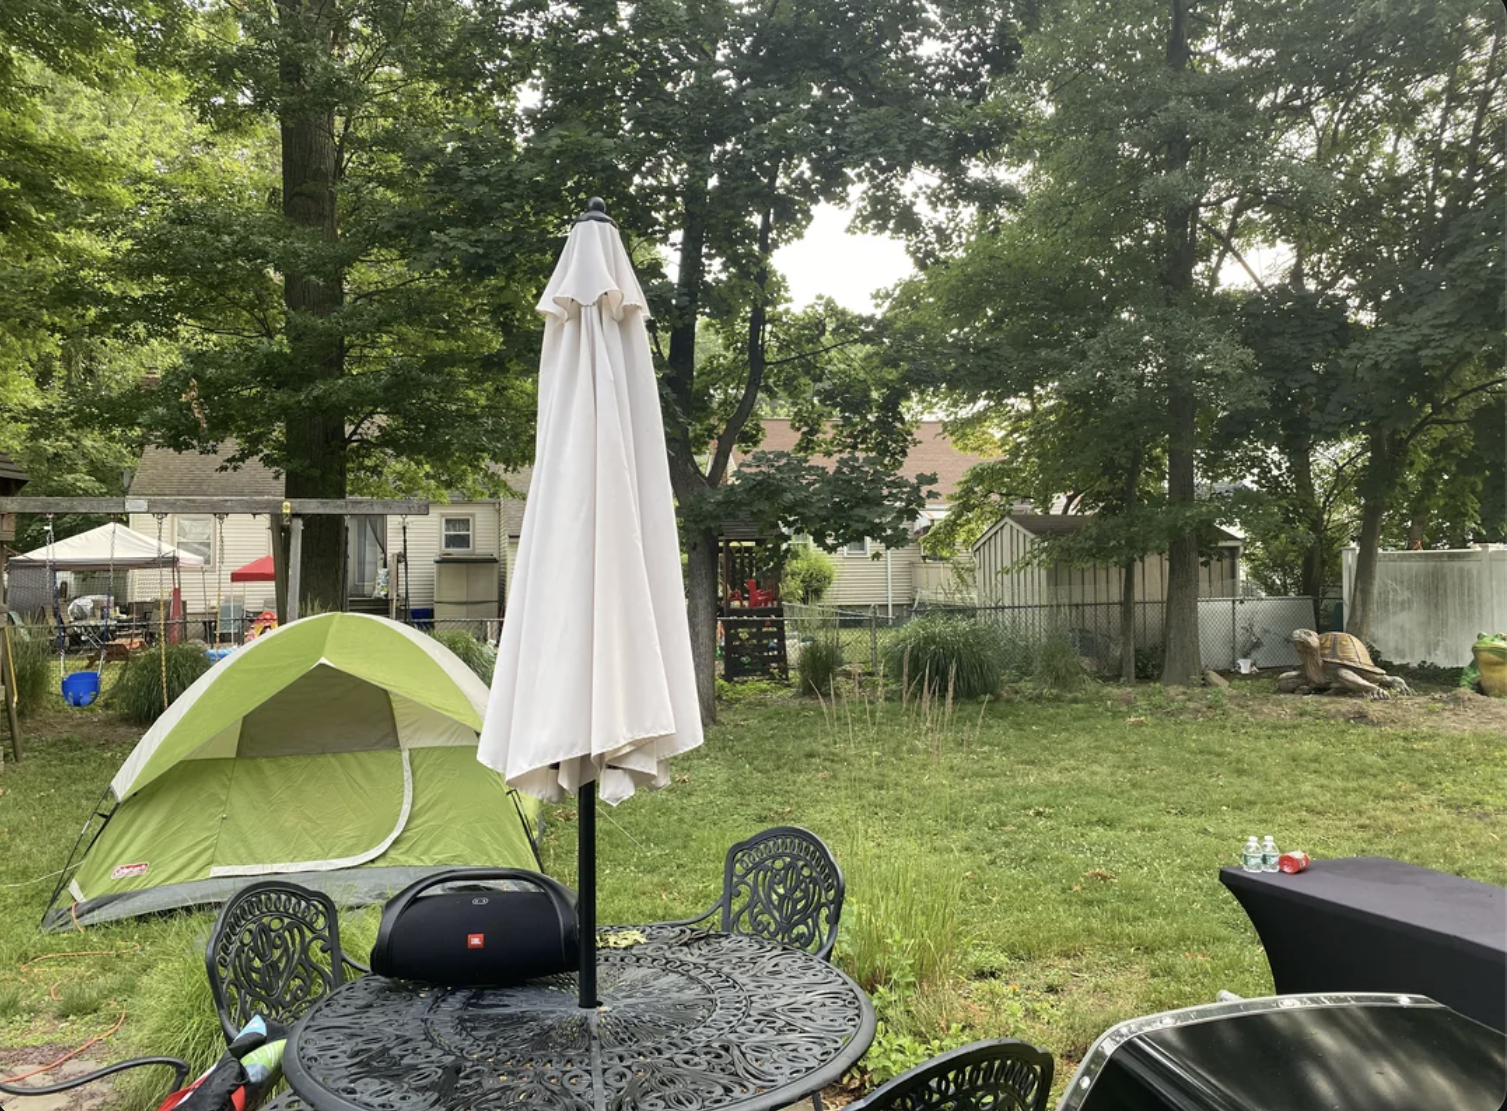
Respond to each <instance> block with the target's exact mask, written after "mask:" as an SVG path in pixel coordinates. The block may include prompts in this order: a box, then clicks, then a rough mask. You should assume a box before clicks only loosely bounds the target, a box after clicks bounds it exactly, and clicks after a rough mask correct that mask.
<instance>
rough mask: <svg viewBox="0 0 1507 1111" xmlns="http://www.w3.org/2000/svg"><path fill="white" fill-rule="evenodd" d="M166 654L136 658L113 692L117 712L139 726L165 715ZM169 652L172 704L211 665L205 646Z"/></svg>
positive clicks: (159, 652)
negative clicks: (163, 712) (164, 660)
mask: <svg viewBox="0 0 1507 1111" xmlns="http://www.w3.org/2000/svg"><path fill="white" fill-rule="evenodd" d="M163 651H164V649H163V648H162V647H161V646H158V647H156V648H152V649H149V650H148V651H146V652H142V653H141V654H140V655H138V656H133V657H132V658H131V662H130V663H128V664H127V665H126V669H125V671H124V672H123V673H122V674H121V676H120V679H119V680H118V681H117V682H116V684H115V687H114V688H113V689H112V690H111V691H110V696H109V697H110V701H111V703H112V704H113V705H114V707H115V709H117V710H119V711H120V712H121V713H122V714H124V715H125V716H126V717H128V718H130V719H131V720H132V721H134V722H136V724H138V725H151V724H152V722H154V721H156V720H157V718H158V717H159V716H161V714H162V710H163V706H162V656H163ZM166 652H167V701H168V703H169V704H172V702H173V701H174V700H176V699H177V697H178V696H179V695H180V694H182V693H183V692H184V691H186V690H188V688H189V687H191V686H193V684H194V680H195V679H197V678H199V676H201V675H203V674H204V673H205V672H206V671H208V670H209V667H210V664H209V657H207V656H206V655H205V654H204V646H203V645H202V644H169V645H168V646H167V647H166Z"/></svg>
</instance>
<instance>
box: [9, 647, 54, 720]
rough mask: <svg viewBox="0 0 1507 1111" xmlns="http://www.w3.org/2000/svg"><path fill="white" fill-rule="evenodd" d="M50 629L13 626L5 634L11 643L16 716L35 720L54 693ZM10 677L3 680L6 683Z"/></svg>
mask: <svg viewBox="0 0 1507 1111" xmlns="http://www.w3.org/2000/svg"><path fill="white" fill-rule="evenodd" d="M51 631H52V630H51V629H49V628H47V627H45V626H41V625H30V626H28V625H12V626H11V627H10V628H9V629H8V630H6V633H5V634H4V635H5V636H6V637H7V638H8V639H9V641H10V652H11V657H10V659H11V667H12V668H13V669H14V670H15V678H16V694H15V698H16V713H17V714H18V715H20V716H21V717H23V718H29V717H34V716H36V715H37V714H39V713H40V712H41V711H42V708H43V707H44V706H46V705H47V702H48V698H49V696H50V695H52V694H53V693H54V692H55V691H56V689H57V688H56V687H55V686H54V683H55V682H56V681H57V668H56V666H55V662H56V657H55V656H54V655H53V649H52V638H51V637H50V636H49V635H48V634H49V633H50V632H51ZM10 678H11V677H10V676H9V675H7V676H6V677H5V681H6V684H7V685H9V683H10Z"/></svg>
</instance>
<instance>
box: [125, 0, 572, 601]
mask: <svg viewBox="0 0 1507 1111" xmlns="http://www.w3.org/2000/svg"><path fill="white" fill-rule="evenodd" d="M525 14H526V13H525ZM517 18H520V19H521V18H523V16H522V15H519V16H517ZM205 20H206V29H205V33H204V34H203V35H201V36H200V38H199V40H198V44H197V49H196V50H195V51H194V52H192V53H191V54H190V55H189V56H188V58H187V60H186V61H185V63H184V64H185V66H186V68H187V70H188V72H189V74H190V78H191V81H192V88H191V91H190V98H191V100H192V102H193V103H194V104H195V105H196V107H197V109H198V111H199V113H200V115H201V117H202V118H203V119H204V120H205V121H206V123H207V124H208V125H210V126H211V127H212V128H213V142H212V143H210V144H207V145H206V147H205V148H204V149H202V150H195V151H189V152H185V153H184V155H183V156H181V157H180V158H178V159H176V160H175V161H174V162H173V163H172V164H171V165H170V166H169V167H168V169H167V171H166V172H164V173H161V174H158V175H155V176H154V178H153V180H152V181H150V182H149V183H147V185H148V188H147V194H146V197H145V199H144V202H143V204H142V206H141V207H142V209H143V215H142V217H141V218H140V219H139V220H138V221H137V222H136V223H135V225H134V226H133V227H131V228H130V229H128V232H127V237H128V240H129V251H128V252H127V254H126V257H125V265H126V270H127V274H128V277H129V279H130V281H131V282H133V283H134V290H135V296H134V298H133V302H132V311H133V315H134V319H135V320H136V322H137V323H138V325H139V326H140V327H141V328H142V329H143V330H144V332H145V333H146V334H149V335H154V336H160V337H164V338H168V339H172V340H174V341H176V342H177V343H178V345H179V347H180V351H181V357H180V358H179V359H178V360H177V362H176V363H175V364H173V365H171V366H169V367H168V368H167V369H166V370H165V372H164V374H163V380H162V387H161V388H159V389H157V390H154V391H150V392H148V393H147V394H145V395H143V396H141V397H140V398H139V405H138V409H137V412H136V414H135V415H136V416H137V417H139V419H140V420H141V421H142V423H143V424H144V426H145V427H146V429H147V430H148V433H149V434H150V436H151V437H152V438H153V439H154V440H155V441H157V442H159V443H162V444H164V445H166V446H169V447H172V448H175V449H178V450H192V449H199V450H216V449H217V447H218V446H219V445H222V444H229V445H233V446H232V448H231V451H230V454H228V455H227V457H226V459H225V464H226V465H228V466H234V465H235V464H236V463H238V462H240V461H242V460H245V459H248V458H258V459H260V460H262V461H263V462H265V463H266V464H268V465H270V466H272V467H274V468H276V469H277V470H279V471H281V472H283V474H284V475H285V488H286V492H287V494H288V496H290V497H331V498H338V497H344V496H346V495H347V494H348V493H354V492H365V493H376V492H386V491H390V490H392V489H393V486H394V484H401V487H402V488H403V489H405V490H408V491H410V492H417V493H426V494H437V493H443V492H444V491H447V490H456V489H464V490H478V489H480V488H483V487H485V486H487V485H488V484H490V483H493V482H495V479H493V478H492V477H491V476H490V475H489V473H488V471H487V465H488V464H489V463H498V464H502V465H513V464H518V463H521V462H524V461H526V459H527V458H528V447H529V444H530V442H531V441H530V438H529V436H528V434H527V430H528V429H529V428H530V427H531V422H532V415H533V412H532V410H533V391H532V378H531V375H532V371H533V368H534V367H535V366H537V359H538V343H537V332H538V324H537V320H536V318H535V317H534V314H533V312H532V297H531V296H530V294H531V291H533V290H536V289H537V288H538V287H539V286H540V285H542V283H543V281H544V280H545V279H546V278H547V276H548V272H549V265H550V262H551V261H552V257H551V253H552V252H551V248H552V246H553V244H552V243H551V239H552V238H553V236H554V234H555V232H556V230H557V228H558V226H559V223H560V220H559V217H560V215H561V207H560V206H561V204H562V198H560V197H558V196H555V199H554V200H553V201H552V202H546V203H543V204H541V203H540V202H539V200H538V198H539V197H540V196H541V195H543V196H546V197H548V196H550V194H548V193H544V192H543V191H541V190H540V189H538V188H536V187H531V186H529V184H528V181H527V177H526V175H524V174H522V172H521V171H520V170H519V160H518V149H519V132H520V128H519V123H518V119H517V116H516V111H515V109H516V100H517V90H518V86H519V85H520V84H521V82H522V81H523V80H524V79H525V77H526V76H527V69H526V67H525V66H520V67H517V68H514V67H511V66H509V65H506V64H502V63H504V62H506V61H508V60H509V59H511V58H512V57H513V56H514V55H515V54H516V53H517V52H518V51H519V50H521V49H523V44H524V43H525V42H526V39H527V35H526V34H525V33H524V31H523V30H521V29H520V27H519V26H517V25H516V24H515V22H514V20H515V14H514V12H513V10H512V9H511V8H508V7H496V6H490V5H487V6H481V7H474V6H470V5H466V4H462V3H459V2H458V0H424V2H420V3H404V2H401V0H352V2H344V0H276V2H270V0H266V2H259V3H252V4H235V5H228V6H226V7H224V8H215V9H211V10H210V11H209V12H208V13H207V15H206V16H205ZM480 209H485V210H486V212H487V218H488V221H489V223H490V238H489V239H487V238H483V237H481V236H479V235H478V234H477V232H476V224H477V221H476V220H475V218H474V215H473V213H474V212H475V211H477V210H480ZM498 242H505V243H506V248H505V249H502V250H498V249H496V244H497V243H498ZM304 537H305V539H304V560H303V568H302V572H303V574H302V582H303V589H304V593H305V595H306V596H307V599H308V600H309V601H310V602H311V603H313V604H316V605H323V606H338V605H339V604H341V602H342V601H343V600H342V599H341V598H340V597H339V590H340V583H341V568H342V562H343V551H344V535H343V529H342V527H341V522H340V519H339V518H338V517H324V518H313V519H311V520H310V522H308V524H307V525H306V528H305V532H304Z"/></svg>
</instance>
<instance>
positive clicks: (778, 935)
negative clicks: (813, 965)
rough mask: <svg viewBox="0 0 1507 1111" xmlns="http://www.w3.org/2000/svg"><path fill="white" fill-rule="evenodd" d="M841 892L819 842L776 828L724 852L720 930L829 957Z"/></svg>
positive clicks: (792, 829)
mask: <svg viewBox="0 0 1507 1111" xmlns="http://www.w3.org/2000/svg"><path fill="white" fill-rule="evenodd" d="M844 891H845V885H844V883H843V878H842V869H841V868H839V867H838V866H837V861H836V860H834V859H833V858H832V853H831V852H830V851H829V850H828V849H827V846H826V845H825V844H823V843H822V839H821V838H820V837H818V836H816V834H814V833H812V832H811V831H810V830H807V829H800V828H798V827H796V826H775V827H774V828H773V829H766V830H765V831H764V832H763V833H758V834H755V835H754V836H752V837H750V838H749V839H748V840H747V841H740V842H738V843H737V844H736V845H734V846H733V847H732V848H731V849H729V850H728V851H727V864H726V867H725V869H724V871H723V878H722V929H723V931H724V932H726V933H733V934H749V935H752V936H754V937H762V938H765V939H767V940H769V941H778V942H780V943H781V944H784V945H789V946H792V947H793V948H796V949H805V950H806V951H807V952H810V953H815V954H816V955H817V956H819V957H830V956H831V953H832V946H833V944H834V943H836V941H837V920H838V918H839V917H840V916H841V914H842V901H843V894H844Z"/></svg>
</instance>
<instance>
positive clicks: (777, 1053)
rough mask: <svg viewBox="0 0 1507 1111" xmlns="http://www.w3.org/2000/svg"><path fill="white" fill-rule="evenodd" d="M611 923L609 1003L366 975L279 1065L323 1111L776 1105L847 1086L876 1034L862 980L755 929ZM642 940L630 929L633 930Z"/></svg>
mask: <svg viewBox="0 0 1507 1111" xmlns="http://www.w3.org/2000/svg"><path fill="white" fill-rule="evenodd" d="M632 929H636V930H639V931H641V933H642V936H643V937H644V940H642V941H639V942H637V943H636V944H630V945H627V946H626V947H622V948H615V947H613V944H614V940H615V938H614V936H613V935H615V934H617V935H619V936H621V935H622V931H620V930H605V931H602V933H601V934H600V937H601V938H602V941H601V945H602V947H601V948H600V949H599V950H598V992H599V997H600V999H601V1000H602V1005H601V1006H600V1007H598V1008H597V1009H595V1010H583V1009H581V1008H580V1007H579V1006H578V1005H577V1001H576V987H575V976H574V975H562V976H555V977H549V978H547V979H542V980H535V981H531V982H529V983H527V984H524V985H522V986H519V987H509V988H443V987H436V986H433V985H429V984H419V983H413V982H409V981H404V980H390V979H386V978H384V977H381V976H364V977H362V978H360V979H358V980H354V981H351V982H349V983H347V984H345V985H343V986H341V987H340V988H337V989H336V990H335V991H334V992H332V993H330V994H329V995H327V996H325V997H324V998H322V999H321V1000H320V1001H319V1002H318V1003H316V1004H315V1006H314V1007H313V1008H312V1009H311V1010H310V1011H309V1013H308V1014H307V1015H305V1016H304V1018H303V1019H302V1020H301V1021H300V1022H299V1023H298V1025H297V1026H296V1027H295V1028H294V1030H293V1033H292V1036H291V1038H290V1040H289V1043H288V1048H287V1052H286V1054H285V1055H284V1062H283V1063H284V1068H285V1069H286V1071H287V1075H288V1079H289V1081H290V1082H291V1083H292V1085H293V1089H294V1091H296V1092H297V1093H298V1095H299V1096H301V1097H302V1098H303V1099H304V1100H306V1101H307V1102H308V1103H309V1104H311V1105H312V1106H313V1107H314V1108H316V1109H317V1111H489V1109H492V1108H518V1107H527V1108H549V1109H555V1111H630V1109H636V1108H642V1109H645V1111H659V1109H673V1111H702V1109H709V1108H729V1109H736V1111H769V1109H771V1108H776V1107H782V1106H784V1105H785V1104H788V1103H793V1102H795V1101H796V1100H799V1099H801V1098H802V1097H804V1096H809V1095H811V1094H812V1093H813V1092H817V1091H820V1090H821V1089H822V1088H823V1087H825V1086H826V1085H828V1084H830V1083H832V1082H834V1081H836V1080H837V1079H838V1078H839V1077H841V1076H842V1074H843V1073H844V1072H845V1071H846V1070H847V1069H848V1068H849V1067H850V1066H851V1065H853V1064H854V1063H855V1062H856V1061H857V1060H858V1058H859V1057H861V1056H862V1055H863V1053H864V1051H865V1050H866V1049H868V1047H869V1043H870V1041H872V1040H873V1037H874V1010H873V1007H872V1005H871V1004H870V1003H869V1000H868V998H867V997H866V996H865V995H864V993H863V991H862V989H860V988H859V987H858V985H857V984H855V983H854V982H853V981H852V980H850V979H849V978H848V977H847V976H845V975H843V973H841V972H839V971H838V970H837V969H836V968H834V967H833V966H832V965H831V964H829V963H827V962H826V961H824V960H822V959H820V958H819V957H815V956H813V955H811V954H810V953H806V952H803V951H801V950H799V949H791V948H787V947H785V946H782V945H777V944H775V943H773V942H769V941H764V940H762V939H760V938H754V937H745V936H741V935H729V934H720V933H709V932H707V931H703V930H696V929H692V928H689V927H685V926H643V927H633V928H632ZM630 936H631V935H630Z"/></svg>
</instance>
